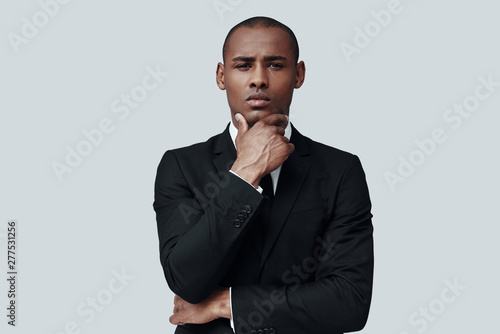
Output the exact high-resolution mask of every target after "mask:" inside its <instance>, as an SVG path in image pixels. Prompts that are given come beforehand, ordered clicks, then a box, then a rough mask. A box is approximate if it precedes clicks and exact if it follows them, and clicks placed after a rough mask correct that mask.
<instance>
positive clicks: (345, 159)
mask: <svg viewBox="0 0 500 334" xmlns="http://www.w3.org/2000/svg"><path fill="white" fill-rule="evenodd" d="M293 131H294V132H293V134H292V138H293V136H294V135H295V136H296V140H295V141H294V144H295V143H296V148H297V150H298V153H299V154H300V155H304V156H309V159H310V160H311V161H312V162H313V163H314V164H315V165H317V166H318V165H319V166H321V167H326V168H328V169H329V168H332V167H333V166H338V167H340V166H344V167H345V166H346V165H347V166H348V165H350V164H352V163H353V161H356V160H358V161H359V159H358V157H357V156H356V155H355V154H353V153H350V152H347V151H344V150H341V149H338V148H336V147H333V146H329V145H326V144H324V143H320V142H317V141H315V140H313V139H311V138H309V137H307V136H305V135H303V134H301V133H300V132H299V131H297V129H295V128H294V129H293Z"/></svg>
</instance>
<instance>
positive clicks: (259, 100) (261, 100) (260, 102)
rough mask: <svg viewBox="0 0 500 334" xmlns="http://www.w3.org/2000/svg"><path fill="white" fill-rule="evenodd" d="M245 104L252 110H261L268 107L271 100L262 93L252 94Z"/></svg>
mask: <svg viewBox="0 0 500 334" xmlns="http://www.w3.org/2000/svg"><path fill="white" fill-rule="evenodd" d="M247 103H248V104H249V105H250V106H251V107H253V108H262V107H266V106H268V105H269V104H270V103H271V99H270V98H269V96H267V95H266V94H264V93H252V94H250V96H249V97H248V98H247Z"/></svg>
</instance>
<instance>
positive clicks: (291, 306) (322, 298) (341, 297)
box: [232, 277, 371, 334]
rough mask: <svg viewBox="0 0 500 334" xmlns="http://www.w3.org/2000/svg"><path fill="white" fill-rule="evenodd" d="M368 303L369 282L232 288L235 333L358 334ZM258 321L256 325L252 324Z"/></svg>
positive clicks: (329, 281) (323, 281)
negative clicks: (269, 329) (268, 330)
mask: <svg viewBox="0 0 500 334" xmlns="http://www.w3.org/2000/svg"><path fill="white" fill-rule="evenodd" d="M370 301H371V278H368V277H367V280H366V281H365V282H363V283H361V284H360V282H355V283H354V282H352V281H349V280H348V279H346V278H341V277H326V278H323V279H321V280H319V281H315V282H307V283H301V284H294V285H246V286H241V287H233V288H232V304H233V316H234V321H235V329H236V333H237V334H239V333H242V331H241V330H242V328H243V327H245V326H247V325H250V328H251V329H262V328H266V327H273V328H275V329H276V330H277V331H278V332H286V333H290V334H294V333H297V334H298V333H311V334H316V333H317V334H321V333H344V332H351V331H358V330H361V329H362V328H363V327H364V325H365V323H366V320H367V317H368V312H369V307H370ZM256 320H258V321H256Z"/></svg>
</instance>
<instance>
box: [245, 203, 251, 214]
mask: <svg viewBox="0 0 500 334" xmlns="http://www.w3.org/2000/svg"><path fill="white" fill-rule="evenodd" d="M244 210H245V212H246V213H250V212H252V207H251V206H250V205H248V204H247V205H245V208H244Z"/></svg>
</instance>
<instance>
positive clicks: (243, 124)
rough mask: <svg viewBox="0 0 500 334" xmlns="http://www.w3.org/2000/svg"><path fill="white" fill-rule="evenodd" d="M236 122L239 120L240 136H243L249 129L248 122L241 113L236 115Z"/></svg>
mask: <svg viewBox="0 0 500 334" xmlns="http://www.w3.org/2000/svg"><path fill="white" fill-rule="evenodd" d="M234 118H235V119H236V122H238V136H240V135H241V136H243V135H244V134H245V133H247V131H248V123H247V120H246V119H245V117H243V115H241V114H240V113H238V114H236V115H234Z"/></svg>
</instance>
